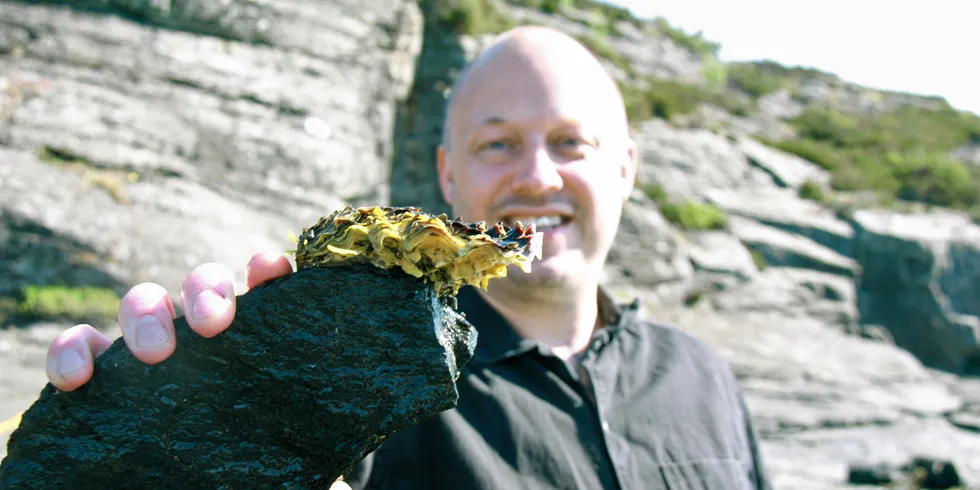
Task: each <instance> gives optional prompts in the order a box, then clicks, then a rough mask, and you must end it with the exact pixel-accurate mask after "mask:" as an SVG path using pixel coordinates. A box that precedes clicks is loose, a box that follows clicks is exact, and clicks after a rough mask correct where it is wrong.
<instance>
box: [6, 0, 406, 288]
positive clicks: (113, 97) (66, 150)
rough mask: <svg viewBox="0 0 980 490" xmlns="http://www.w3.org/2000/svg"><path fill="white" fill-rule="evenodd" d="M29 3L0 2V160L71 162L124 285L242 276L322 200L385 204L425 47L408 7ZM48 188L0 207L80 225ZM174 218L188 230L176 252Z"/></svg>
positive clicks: (400, 2) (52, 225) (73, 186)
mask: <svg viewBox="0 0 980 490" xmlns="http://www.w3.org/2000/svg"><path fill="white" fill-rule="evenodd" d="M31 3H34V4H33V5H29V4H27V3H25V2H13V1H10V0H0V33H2V35H0V88H2V89H3V90H0V92H2V93H3V96H0V149H4V150H6V151H7V152H6V153H4V158H0V165H2V166H8V165H9V166H10V168H18V169H19V166H15V162H16V161H28V160H29V159H30V158H31V157H30V156H29V155H38V154H42V155H44V157H45V158H44V161H45V162H46V163H49V164H50V167H51V169H50V171H44V170H31V171H32V172H34V173H35V175H38V176H39V175H40V174H41V173H46V174H48V175H50V174H53V173H56V172H57V173H63V172H62V171H63V169H64V167H65V166H66V163H67V162H72V161H74V162H77V163H78V164H79V165H74V166H73V168H77V169H78V172H79V174H80V175H82V176H83V178H78V179H76V180H77V181H78V182H82V181H85V182H86V185H90V184H94V185H95V186H96V187H95V188H96V189H97V191H98V192H91V191H87V192H86V193H85V194H86V195H90V196H93V197H92V199H95V201H93V202H92V203H82V204H81V206H83V207H92V208H94V209H98V210H99V212H92V213H91V214H90V217H89V218H88V219H89V221H94V220H95V219H96V218H98V219H99V220H103V221H100V223H101V224H102V226H100V228H104V229H106V230H105V232H104V233H102V234H100V235H98V236H94V234H89V236H87V237H86V239H85V240H84V242H85V243H87V244H88V245H89V246H91V247H92V248H94V249H96V250H97V251H98V255H97V259H96V261H97V262H101V263H113V264H116V265H114V266H112V267H115V268H116V269H125V272H126V273H125V274H124V275H122V276H120V278H121V279H123V280H125V281H127V282H128V281H130V280H133V279H136V280H151V281H156V282H160V283H161V284H163V285H164V286H165V287H167V288H168V289H177V288H179V284H180V278H181V277H182V276H183V274H186V272H187V271H188V268H189V267H192V266H193V265H196V264H199V263H201V262H205V261H214V260H217V261H222V262H224V261H227V263H228V264H229V265H230V266H234V267H235V270H236V271H237V270H240V269H241V266H242V264H244V263H245V261H247V258H248V256H247V255H245V254H250V253H253V252H254V251H255V250H264V249H270V248H272V249H285V244H286V243H287V242H285V238H286V234H287V232H288V231H289V230H296V229H297V228H298V227H299V226H300V225H301V224H303V223H308V222H310V221H312V220H313V219H314V218H315V217H316V216H319V215H321V214H323V212H324V210H325V209H332V208H338V207H341V204H343V203H353V204H377V203H379V202H382V203H383V202H385V201H387V200H388V199H389V197H388V183H389V174H390V171H389V165H390V162H391V160H392V155H393V154H394V146H393V144H392V142H393V137H392V135H393V132H394V122H395V112H396V104H397V102H398V101H400V100H402V99H403V98H404V97H405V96H406V95H407V92H408V90H409V88H410V85H411V83H412V81H413V77H414V73H415V61H416V60H415V58H416V56H417V54H418V52H419V50H420V48H421V39H420V34H421V27H422V24H421V22H422V20H421V14H420V12H419V8H418V6H417V5H416V4H415V3H414V2H411V1H409V0H384V1H379V2H373V3H370V4H367V5H366V4H363V3H361V2H356V1H346V0H345V1H340V2H328V3H324V2H317V1H312V0H289V1H284V2H271V3H270V2H260V3H255V2H242V3H239V2H222V3H214V2H208V1H203V0H195V1H188V2H180V3H179V4H175V5H170V4H166V5H164V4H161V3H159V2H135V3H134V2H121V1H120V2H117V1H98V0H89V1H84V2H72V4H73V5H72V7H66V6H62V5H61V4H62V3H63V2H31ZM167 5H169V7H168V6H167ZM134 20H138V21H139V22H134ZM17 153H20V154H21V155H20V156H16V155H15V154H17ZM5 170H6V172H8V175H13V174H15V173H16V172H13V171H12V170H10V169H5ZM18 172H19V170H18ZM13 177H14V178H15V177H16V176H15V175H14V176H13ZM68 178H69V177H68V176H67V175H66V176H64V177H61V179H62V180H65V179H68ZM134 180H135V182H133V181H134ZM10 185H13V186H14V188H13V189H11V188H10V187H8V186H10ZM78 186H79V183H70V185H69V186H68V189H69V191H68V192H70V193H75V194H78V193H81V191H78V190H77V189H78ZM11 191H13V192H11ZM57 192H58V190H57V188H56V187H54V186H51V185H50V184H46V183H45V181H44V180H43V179H42V180H35V179H28V178H23V179H15V180H14V181H13V183H12V184H9V183H7V182H4V183H3V192H0V195H2V196H3V197H2V198H0V199H3V200H4V201H5V202H3V203H0V210H3V211H0V212H3V213H4V214H7V213H9V212H10V211H9V207H10V206H11V204H10V201H16V200H20V199H22V197H21V196H24V195H29V196H32V200H33V201H34V202H33V203H32V204H33V206H32V207H33V208H35V209H32V210H30V212H26V211H25V210H24V209H19V210H18V212H16V213H14V214H17V215H18V216H19V218H18V219H20V220H21V221H22V222H26V223H30V225H31V226H36V227H39V228H46V229H47V230H51V231H52V232H55V231H58V232H60V231H62V230H63V229H64V228H68V229H71V230H72V231H73V232H74V231H75V228H82V226H81V225H76V224H75V223H78V221H75V220H72V219H71V218H70V217H69V216H66V215H64V214H63V213H71V210H70V209H67V208H69V206H65V205H64V204H60V203H63V202H72V201H71V200H69V199H62V198H61V197H60V196H59V195H58V194H57ZM100 193H105V194H106V195H107V196H109V197H112V199H113V200H114V201H116V202H117V203H118V205H117V204H114V203H110V202H109V200H107V199H105V198H104V197H102V196H100V195H99V194H100ZM78 201H79V200H74V202H78ZM26 207H28V205H26V204H25V205H21V208H26ZM79 214H80V213H79ZM202 215H203V216H202ZM161 222H167V223H166V225H165V226H158V224H163V223H161ZM176 222H180V223H187V224H185V225H182V226H179V227H177V228H183V227H185V226H192V227H194V228H196V229H193V230H188V232H187V234H186V235H184V236H183V237H181V242H180V245H179V246H174V247H171V246H169V245H170V244H169V243H167V241H166V240H165V239H166V237H167V235H172V234H169V233H167V232H165V231H164V230H167V229H174V228H175V226H174V224H175V223H176ZM253 223H254V224H255V225H257V226H255V227H254V228H253V227H252V224H253ZM199 224H200V225H199ZM267 226H268V228H267ZM273 227H274V228H273ZM222 228H224V229H222ZM209 229H210V230H213V231H211V232H207V231H206V230H209ZM143 236H146V237H152V239H141V238H139V237H143ZM273 237H274V238H273ZM160 239H164V243H163V244H160V245H157V244H156V242H155V241H156V240H160ZM144 240H145V241H144ZM232 244H236V245H235V246H232ZM241 245H244V248H238V247H239V246H241ZM235 250H239V252H237V253H236V252H235ZM245 250H252V251H253V252H246V251H245ZM228 254H231V255H228ZM192 264H193V265H192ZM119 272H122V271H121V270H120V271H119ZM239 279H240V282H241V283H242V284H243V283H244V277H243V276H240V277H239ZM2 282H6V281H2ZM42 284H43V283H42Z"/></svg>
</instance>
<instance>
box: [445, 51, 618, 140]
mask: <svg viewBox="0 0 980 490" xmlns="http://www.w3.org/2000/svg"><path fill="white" fill-rule="evenodd" d="M603 89H604V87H601V85H600V84H598V83H595V82H594V81H592V80H589V78H588V77H586V76H582V74H581V73H575V72H563V71H562V70H559V69H555V68H552V67H547V66H545V67H540V66H531V67H528V66H523V67H522V66H520V65H516V64H515V65H512V66H508V65H503V66H499V67H497V68H496V69H486V70H483V71H481V72H478V73H473V74H472V78H471V79H470V80H468V81H467V87H466V91H465V92H463V93H462V94H461V95H460V96H459V98H458V99H457V101H456V107H455V108H454V109H455V113H456V114H455V116H456V117H455V120H454V121H453V123H454V124H455V125H457V127H459V128H460V129H464V130H466V129H472V128H475V127H478V126H484V125H491V126H496V125H502V124H512V125H513V124H523V125H550V124H559V123H560V124H564V125H568V124H573V125H580V126H593V125H594V126H603V121H604V120H608V119H609V118H610V117H612V116H613V115H614V114H615V112H614V111H613V110H611V108H612V107H615V105H614V104H611V103H610V102H609V97H608V95H605V94H602V93H601V92H602V91H603Z"/></svg>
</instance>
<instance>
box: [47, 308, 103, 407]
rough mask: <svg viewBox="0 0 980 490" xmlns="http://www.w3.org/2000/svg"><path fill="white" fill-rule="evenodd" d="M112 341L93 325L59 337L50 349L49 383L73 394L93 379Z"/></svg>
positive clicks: (68, 331)
mask: <svg viewBox="0 0 980 490" xmlns="http://www.w3.org/2000/svg"><path fill="white" fill-rule="evenodd" d="M111 345H112V340H111V339H110V338H109V337H106V336H105V335H104V334H103V333H102V332H99V331H98V330H96V329H95V328H94V327H92V326H91V325H87V324H81V325H75V326H74V327H71V328H69V329H68V330H65V331H64V332H62V333H61V334H59V335H58V336H57V337H55V339H54V340H53V341H51V345H49V346H48V354H47V359H46V371H47V375H48V381H49V382H51V384H52V385H53V386H54V387H55V388H58V389H59V390H62V391H72V390H74V389H76V388H78V387H79V386H82V385H83V384H85V383H87V382H88V380H90V379H92V372H93V370H94V366H95V359H96V358H98V357H99V356H100V355H102V353H103V352H105V351H106V349H108V348H109V347H110V346H111Z"/></svg>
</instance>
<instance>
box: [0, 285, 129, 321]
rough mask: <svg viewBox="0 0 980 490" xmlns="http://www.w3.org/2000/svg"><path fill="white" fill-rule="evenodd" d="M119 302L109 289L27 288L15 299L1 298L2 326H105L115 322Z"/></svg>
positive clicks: (0, 319) (114, 293) (0, 318)
mask: <svg viewBox="0 0 980 490" xmlns="http://www.w3.org/2000/svg"><path fill="white" fill-rule="evenodd" d="M120 301H121V298H120V297H119V295H117V294H116V292H115V291H113V290H111V289H107V288H97V287H88V286H83V287H68V286H26V287H24V288H23V289H21V291H20V292H19V294H18V295H17V296H16V297H14V298H11V297H4V298H0V323H6V322H8V321H66V322H76V323H90V324H92V325H94V326H104V325H109V324H113V323H115V322H116V315H117V313H118V311H119V303H120Z"/></svg>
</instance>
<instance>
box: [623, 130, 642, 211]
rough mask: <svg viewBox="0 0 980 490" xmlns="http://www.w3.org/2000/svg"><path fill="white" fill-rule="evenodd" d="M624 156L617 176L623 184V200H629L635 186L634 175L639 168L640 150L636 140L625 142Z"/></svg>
mask: <svg viewBox="0 0 980 490" xmlns="http://www.w3.org/2000/svg"><path fill="white" fill-rule="evenodd" d="M625 147H626V155H624V157H623V158H622V159H620V162H621V163H620V168H619V175H620V177H621V178H622V182H623V187H622V189H623V200H624V201H626V200H627V199H629V197H630V194H631V193H632V192H633V187H634V186H635V185H636V174H637V170H638V168H639V166H640V150H639V147H638V146H637V144H636V140H633V139H628V140H626V145H625Z"/></svg>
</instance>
